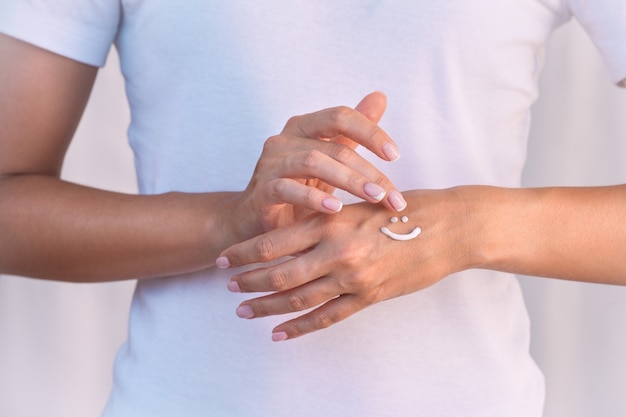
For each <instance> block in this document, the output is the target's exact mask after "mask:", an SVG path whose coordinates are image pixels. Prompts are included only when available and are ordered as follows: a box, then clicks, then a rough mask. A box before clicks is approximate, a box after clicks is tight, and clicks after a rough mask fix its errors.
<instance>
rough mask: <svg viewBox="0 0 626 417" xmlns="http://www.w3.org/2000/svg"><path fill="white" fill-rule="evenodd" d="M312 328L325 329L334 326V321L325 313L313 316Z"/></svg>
mask: <svg viewBox="0 0 626 417" xmlns="http://www.w3.org/2000/svg"><path fill="white" fill-rule="evenodd" d="M314 323H315V324H314V326H315V328H316V329H326V328H328V327H330V326H332V325H333V324H334V320H333V319H332V317H330V316H329V315H328V314H327V313H323V312H322V313H319V314H317V315H316V316H315V320H314Z"/></svg>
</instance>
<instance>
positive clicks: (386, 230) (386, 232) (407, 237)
mask: <svg viewBox="0 0 626 417" xmlns="http://www.w3.org/2000/svg"><path fill="white" fill-rule="evenodd" d="M389 221H390V222H391V223H398V218H397V217H392V218H391V219H389ZM401 221H402V223H406V222H408V221H409V218H408V217H407V216H402V219H401ZM380 231H381V232H382V233H383V234H384V235H387V236H389V237H390V238H392V239H394V240H411V239H415V238H416V237H418V236H419V235H420V233H422V229H420V228H419V227H416V228H415V229H413V231H412V232H410V233H406V234H400V233H395V232H392V231H391V230H389V228H388V227H387V226H383V227H381V228H380Z"/></svg>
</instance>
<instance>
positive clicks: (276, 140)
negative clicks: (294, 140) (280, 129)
mask: <svg viewBox="0 0 626 417" xmlns="http://www.w3.org/2000/svg"><path fill="white" fill-rule="evenodd" d="M282 141H283V138H282V136H280V135H276V136H270V137H269V138H267V139H266V140H265V143H264V144H263V150H264V151H269V150H272V149H274V148H275V147H278V146H280V144H281V143H282Z"/></svg>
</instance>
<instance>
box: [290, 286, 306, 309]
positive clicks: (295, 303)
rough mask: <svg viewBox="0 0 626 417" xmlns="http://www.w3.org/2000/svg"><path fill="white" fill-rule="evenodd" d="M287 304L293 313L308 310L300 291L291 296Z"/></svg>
mask: <svg viewBox="0 0 626 417" xmlns="http://www.w3.org/2000/svg"><path fill="white" fill-rule="evenodd" d="M287 304H288V306H289V309H290V310H291V311H302V310H304V309H306V308H307V305H306V300H305V298H304V296H303V295H302V294H301V293H300V292H298V291H294V292H292V293H291V294H289V297H288V298H287Z"/></svg>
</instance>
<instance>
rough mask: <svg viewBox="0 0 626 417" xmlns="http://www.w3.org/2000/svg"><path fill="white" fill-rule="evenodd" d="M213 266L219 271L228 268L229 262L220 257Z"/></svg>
mask: <svg viewBox="0 0 626 417" xmlns="http://www.w3.org/2000/svg"><path fill="white" fill-rule="evenodd" d="M215 265H216V266H217V267H218V268H220V269H226V268H230V261H229V260H228V258H227V257H225V256H220V257H219V258H217V259H216V260H215Z"/></svg>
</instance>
